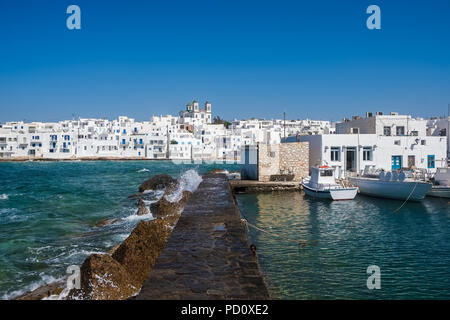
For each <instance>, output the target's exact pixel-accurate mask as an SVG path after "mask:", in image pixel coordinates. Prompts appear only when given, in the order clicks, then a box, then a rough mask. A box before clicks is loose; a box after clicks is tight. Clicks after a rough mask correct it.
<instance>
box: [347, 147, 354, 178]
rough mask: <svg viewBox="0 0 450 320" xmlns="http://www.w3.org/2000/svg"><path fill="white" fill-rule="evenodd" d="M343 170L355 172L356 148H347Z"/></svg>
mask: <svg viewBox="0 0 450 320" xmlns="http://www.w3.org/2000/svg"><path fill="white" fill-rule="evenodd" d="M345 159H346V160H345V170H346V171H352V172H355V171H356V148H347V152H346V158H345Z"/></svg>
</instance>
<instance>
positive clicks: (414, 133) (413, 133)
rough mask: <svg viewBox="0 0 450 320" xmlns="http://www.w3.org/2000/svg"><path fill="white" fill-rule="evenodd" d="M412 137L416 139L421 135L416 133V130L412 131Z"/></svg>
mask: <svg viewBox="0 0 450 320" xmlns="http://www.w3.org/2000/svg"><path fill="white" fill-rule="evenodd" d="M411 135H412V136H414V137H417V136H418V135H419V131H416V130H414V131H411Z"/></svg>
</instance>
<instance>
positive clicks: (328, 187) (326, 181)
mask: <svg viewBox="0 0 450 320" xmlns="http://www.w3.org/2000/svg"><path fill="white" fill-rule="evenodd" d="M302 186H303V191H304V192H305V194H307V195H308V196H311V197H317V198H323V199H332V200H352V199H354V198H355V197H356V194H357V192H358V189H357V188H356V187H353V186H351V187H346V186H343V185H342V184H339V183H336V179H335V169H334V168H331V167H328V166H319V167H312V168H311V177H309V178H305V179H303V181H302Z"/></svg>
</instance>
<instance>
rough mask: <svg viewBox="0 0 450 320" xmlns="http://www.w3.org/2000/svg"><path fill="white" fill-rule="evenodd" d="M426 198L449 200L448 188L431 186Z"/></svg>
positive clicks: (449, 191) (449, 189) (449, 188)
mask: <svg viewBox="0 0 450 320" xmlns="http://www.w3.org/2000/svg"><path fill="white" fill-rule="evenodd" d="M427 196H429V197H437V198H450V187H447V186H433V187H432V188H431V190H430V191H428V193H427Z"/></svg>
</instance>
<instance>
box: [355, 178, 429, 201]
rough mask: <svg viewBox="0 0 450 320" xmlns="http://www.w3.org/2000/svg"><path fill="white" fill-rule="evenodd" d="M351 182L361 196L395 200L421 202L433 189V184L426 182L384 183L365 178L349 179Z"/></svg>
mask: <svg viewBox="0 0 450 320" xmlns="http://www.w3.org/2000/svg"><path fill="white" fill-rule="evenodd" d="M349 180H350V182H351V183H353V184H354V185H355V186H357V187H358V188H359V192H360V193H361V194H364V195H367V196H372V197H378V198H388V199H395V200H406V199H408V200H410V201H421V200H423V199H424V198H425V195H426V194H427V193H428V191H430V189H431V184H430V183H426V182H415V181H411V182H407V181H383V180H378V179H365V178H349Z"/></svg>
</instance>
